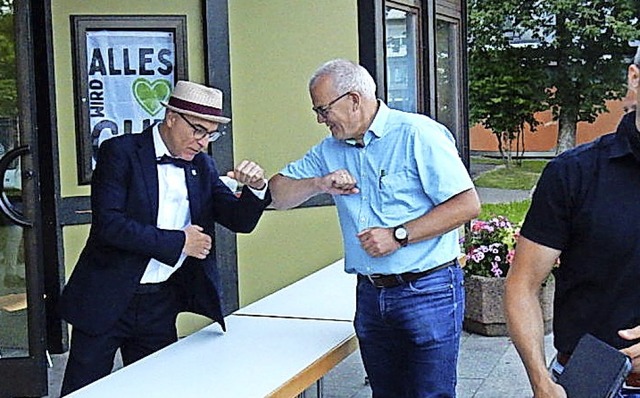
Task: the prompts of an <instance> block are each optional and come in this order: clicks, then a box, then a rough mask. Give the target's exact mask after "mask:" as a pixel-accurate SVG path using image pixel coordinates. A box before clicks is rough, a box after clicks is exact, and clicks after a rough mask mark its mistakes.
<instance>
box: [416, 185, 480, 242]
mask: <svg viewBox="0 0 640 398" xmlns="http://www.w3.org/2000/svg"><path fill="white" fill-rule="evenodd" d="M479 212H480V200H479V199H478V194H477V193H476V190H475V189H473V188H472V189H469V190H467V191H464V192H462V193H459V194H458V195H456V196H454V197H452V198H451V199H449V200H447V201H446V202H444V203H441V204H440V205H438V206H436V207H434V208H433V209H432V210H431V211H429V212H428V213H426V214H424V215H423V216H421V217H419V218H417V219H415V220H413V221H409V222H408V223H406V224H405V227H406V228H407V229H408V230H409V243H415V242H419V241H422V240H427V239H432V238H435V237H437V236H440V235H442V234H445V233H447V232H449V231H451V230H453V229H455V228H458V227H460V226H461V225H462V224H464V223H465V222H467V221H469V220H471V219H472V218H474V217H477V216H478V213H479Z"/></svg>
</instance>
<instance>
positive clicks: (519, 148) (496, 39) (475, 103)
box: [469, 0, 548, 166]
mask: <svg viewBox="0 0 640 398" xmlns="http://www.w3.org/2000/svg"><path fill="white" fill-rule="evenodd" d="M480 3H481V4H482V8H480ZM519 4H520V2H515V1H509V0H507V1H486V0H472V1H471V4H470V5H471V7H470V9H471V13H470V18H469V64H470V68H469V69H470V70H469V101H470V104H471V112H470V116H471V120H472V121H473V122H479V123H481V124H482V125H483V126H484V127H485V128H488V129H490V130H492V131H493V133H494V134H495V136H496V139H497V140H498V149H499V150H500V154H501V155H502V157H503V158H504V159H505V160H506V162H505V163H506V164H507V166H509V165H510V164H511V163H512V156H511V155H512V148H513V147H514V141H515V148H516V154H518V152H524V135H523V131H524V129H525V126H526V125H527V124H528V125H529V127H530V129H531V130H532V131H535V129H536V126H538V124H539V122H538V121H537V120H536V119H535V114H536V112H540V111H542V110H545V109H548V104H547V103H546V102H545V100H546V95H545V85H544V84H545V83H544V81H545V73H544V65H542V64H541V63H540V62H538V63H536V62H533V60H530V59H528V57H527V50H526V48H518V47H513V46H512V45H511V44H510V39H509V35H506V34H505V32H504V29H505V18H504V16H505V15H506V14H507V13H509V12H512V10H513V9H514V7H519Z"/></svg>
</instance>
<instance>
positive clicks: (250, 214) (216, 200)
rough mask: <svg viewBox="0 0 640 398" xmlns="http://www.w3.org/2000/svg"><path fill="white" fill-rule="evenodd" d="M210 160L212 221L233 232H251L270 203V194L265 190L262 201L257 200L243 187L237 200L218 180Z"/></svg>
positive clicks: (213, 164)
mask: <svg viewBox="0 0 640 398" xmlns="http://www.w3.org/2000/svg"><path fill="white" fill-rule="evenodd" d="M209 159H211V158H209ZM211 160H212V163H211V172H210V174H209V175H210V178H209V181H210V182H213V184H212V187H211V189H212V190H211V192H212V196H213V197H212V198H210V205H211V209H212V211H213V218H214V221H216V222H217V223H218V224H220V225H223V226H224V227H226V228H228V229H230V230H231V231H233V232H242V233H248V232H251V231H253V229H254V228H255V227H256V225H257V224H258V221H259V220H260V217H261V216H262V213H263V212H264V209H265V208H266V207H267V206H268V205H269V203H271V192H270V191H269V189H267V192H266V195H265V197H264V199H259V198H258V197H257V196H256V195H254V194H253V192H251V190H250V189H249V188H248V187H246V186H244V187H243V188H242V193H241V194H240V197H239V198H238V197H237V196H236V195H235V194H234V193H233V192H231V191H230V190H229V188H227V186H226V185H225V184H224V183H223V182H222V181H221V180H220V177H219V174H218V172H217V169H216V166H215V162H213V159H211Z"/></svg>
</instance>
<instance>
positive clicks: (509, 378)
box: [311, 332, 555, 398]
mask: <svg viewBox="0 0 640 398" xmlns="http://www.w3.org/2000/svg"><path fill="white" fill-rule="evenodd" d="M545 348H546V353H547V362H548V361H550V360H551V359H552V358H553V355H554V353H555V351H554V349H553V344H552V335H548V336H546V337H545ZM457 394H458V398H530V397H531V396H532V395H533V393H532V392H531V388H530V387H529V381H528V380H527V376H526V373H525V371H524V367H523V366H522V363H521V362H520V358H519V357H518V353H517V352H516V350H515V348H514V346H513V344H511V340H509V338H508V337H485V336H480V335H476V334H470V333H466V332H463V334H462V341H461V346H460V358H459V360H458V388H457ZM311 396H312V397H315V396H314V395H311ZM324 397H325V398H368V397H371V390H370V389H369V387H368V386H365V385H364V369H363V368H362V361H361V360H360V354H359V352H355V353H354V354H352V355H351V356H350V357H349V358H347V359H346V360H345V361H343V362H342V363H341V364H339V365H338V366H336V367H335V368H334V369H333V370H332V371H330V372H329V373H328V374H327V375H326V376H325V378H324Z"/></svg>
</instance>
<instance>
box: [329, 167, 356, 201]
mask: <svg viewBox="0 0 640 398" xmlns="http://www.w3.org/2000/svg"><path fill="white" fill-rule="evenodd" d="M320 185H321V188H322V191H323V192H325V193H328V194H331V195H350V194H354V193H358V192H360V190H359V189H358V188H356V179H355V178H354V177H353V176H352V175H351V173H349V172H348V171H347V170H345V169H340V170H336V171H334V172H333V173H329V174H327V175H326V176H324V177H322V178H321V179H320Z"/></svg>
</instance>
